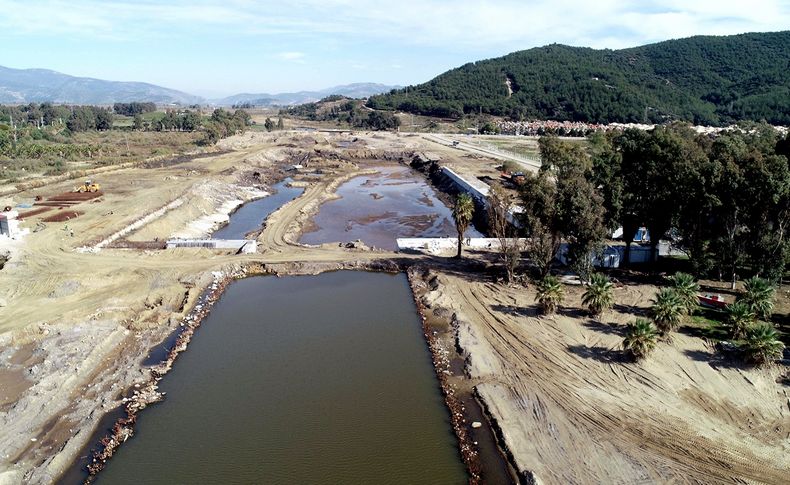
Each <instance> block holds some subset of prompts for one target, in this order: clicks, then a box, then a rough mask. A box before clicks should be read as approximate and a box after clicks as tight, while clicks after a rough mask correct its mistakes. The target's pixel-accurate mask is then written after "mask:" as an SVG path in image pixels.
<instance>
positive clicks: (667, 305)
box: [650, 288, 684, 336]
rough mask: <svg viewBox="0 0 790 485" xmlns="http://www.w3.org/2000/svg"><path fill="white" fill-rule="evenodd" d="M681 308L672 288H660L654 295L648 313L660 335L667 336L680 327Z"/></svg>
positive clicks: (681, 305) (681, 304) (680, 302)
mask: <svg viewBox="0 0 790 485" xmlns="http://www.w3.org/2000/svg"><path fill="white" fill-rule="evenodd" d="M683 308H684V307H683V302H682V301H681V300H680V298H679V297H678V295H677V293H675V290H673V289H672V288H662V289H661V290H660V291H659V292H658V293H657V294H656V297H655V299H654V300H653V307H652V308H651V309H650V313H651V315H652V316H653V320H654V321H655V322H656V326H657V327H658V329H659V331H660V332H661V335H664V336H665V335H667V334H668V333H669V332H671V331H672V330H675V329H676V328H677V327H678V325H680V317H681V316H682V315H683Z"/></svg>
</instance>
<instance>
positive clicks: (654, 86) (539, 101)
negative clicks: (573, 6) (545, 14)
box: [368, 31, 790, 125]
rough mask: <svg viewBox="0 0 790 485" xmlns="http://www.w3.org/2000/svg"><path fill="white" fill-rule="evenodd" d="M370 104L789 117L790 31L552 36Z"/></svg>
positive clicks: (556, 114)
mask: <svg viewBox="0 0 790 485" xmlns="http://www.w3.org/2000/svg"><path fill="white" fill-rule="evenodd" d="M368 106H369V107H371V108H376V109H396V110H401V111H407V112H411V113H420V114H427V115H434V116H443V117H445V116H446V117H459V116H461V115H463V114H464V113H480V112H482V113H488V114H493V115H498V116H508V117H511V118H513V119H555V120H571V121H586V122H661V121H666V120H673V119H679V120H686V121H692V122H695V123H698V124H713V125H717V124H727V123H731V122H733V121H738V120H758V121H759V120H766V121H768V122H770V123H774V124H782V125H787V124H790V31H784V32H770V33H751V34H741V35H732V36H722V37H716V36H699V37H691V38H688V39H679V40H670V41H666V42H660V43H657V44H651V45H646V46H642V47H634V48H630V49H621V50H609V49H605V50H596V49H590V48H584V47H570V46H566V45H558V44H554V45H549V46H545V47H538V48H534V49H529V50H525V51H520V52H514V53H512V54H508V55H506V56H504V57H500V58H497V59H489V60H485V61H479V62H475V63H470V64H466V65H464V66H462V67H459V68H457V69H453V70H451V71H448V72H446V73H444V74H441V75H439V76H438V77H436V78H434V79H433V80H431V81H429V82H427V83H424V84H420V85H417V86H408V87H406V88H403V89H401V90H398V91H395V92H394V93H388V94H383V95H380V96H373V97H372V98H371V99H370V100H369V101H368Z"/></svg>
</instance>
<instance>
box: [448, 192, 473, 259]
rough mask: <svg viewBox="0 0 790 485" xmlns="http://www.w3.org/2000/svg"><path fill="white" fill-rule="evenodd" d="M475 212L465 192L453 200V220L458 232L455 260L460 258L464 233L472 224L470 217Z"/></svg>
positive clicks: (470, 198)
mask: <svg viewBox="0 0 790 485" xmlns="http://www.w3.org/2000/svg"><path fill="white" fill-rule="evenodd" d="M474 212H475V203H474V201H473V200H472V196H471V195H469V194H467V193H466V192H464V193H462V194H458V198H456V199H455V206H454V207H453V219H455V230H456V231H458V254H456V255H455V257H456V258H460V257H461V245H462V244H463V241H464V233H465V232H466V229H467V228H468V227H469V224H471V222H472V215H473V214H474Z"/></svg>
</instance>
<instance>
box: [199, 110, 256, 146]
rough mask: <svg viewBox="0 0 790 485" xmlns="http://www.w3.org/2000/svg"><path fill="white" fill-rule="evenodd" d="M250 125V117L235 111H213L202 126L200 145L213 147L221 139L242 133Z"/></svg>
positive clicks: (247, 114) (245, 113)
mask: <svg viewBox="0 0 790 485" xmlns="http://www.w3.org/2000/svg"><path fill="white" fill-rule="evenodd" d="M249 125H250V115H249V113H247V112H246V111H244V110H241V109H237V110H236V111H234V112H233V113H231V112H229V111H226V110H224V109H222V108H218V109H215V110H214V112H213V113H211V118H210V119H209V120H208V121H206V122H205V123H204V124H203V131H204V137H203V139H202V140H201V143H202V144H204V145H214V144H215V143H217V142H218V141H219V140H221V139H222V138H226V137H228V136H232V135H236V134H240V133H244V131H246V129H247V127H248V126H249Z"/></svg>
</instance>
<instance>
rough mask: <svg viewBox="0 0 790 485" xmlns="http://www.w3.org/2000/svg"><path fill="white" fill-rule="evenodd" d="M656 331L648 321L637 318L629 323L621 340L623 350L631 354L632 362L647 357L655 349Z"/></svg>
mask: <svg viewBox="0 0 790 485" xmlns="http://www.w3.org/2000/svg"><path fill="white" fill-rule="evenodd" d="M657 339H658V330H657V329H656V327H655V325H653V323H652V322H651V321H650V320H647V319H644V318H637V319H636V321H635V322H634V323H629V324H628V326H627V327H626V330H625V338H624V339H623V350H625V351H626V352H628V353H630V354H631V357H633V358H634V360H639V359H642V358H644V357H645V356H647V354H649V353H650V352H652V350H653V349H654V348H655V347H656V341H657Z"/></svg>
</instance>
